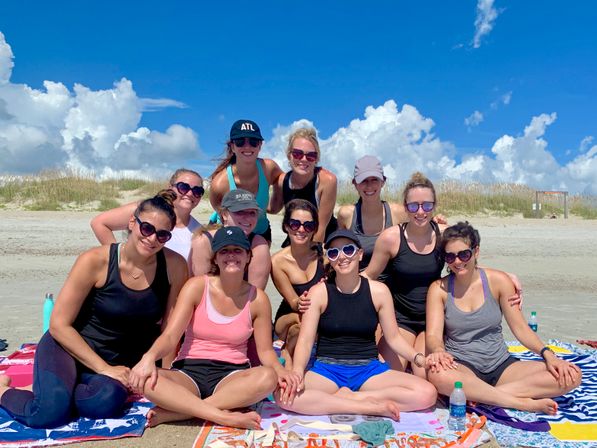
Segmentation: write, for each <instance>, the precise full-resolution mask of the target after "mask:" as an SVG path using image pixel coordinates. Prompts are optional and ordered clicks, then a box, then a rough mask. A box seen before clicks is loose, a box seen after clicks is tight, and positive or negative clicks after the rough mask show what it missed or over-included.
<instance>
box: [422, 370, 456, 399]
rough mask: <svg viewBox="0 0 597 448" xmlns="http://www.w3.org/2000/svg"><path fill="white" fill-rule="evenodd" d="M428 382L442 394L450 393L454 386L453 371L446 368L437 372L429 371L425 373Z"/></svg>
mask: <svg viewBox="0 0 597 448" xmlns="http://www.w3.org/2000/svg"><path fill="white" fill-rule="evenodd" d="M427 379H428V380H429V383H430V384H431V385H432V386H433V387H434V388H435V389H436V392H439V393H440V394H442V395H450V393H452V389H453V388H454V381H456V380H455V379H454V375H453V372H449V371H447V370H443V369H442V370H440V371H439V372H431V371H430V372H429V373H428V375H427Z"/></svg>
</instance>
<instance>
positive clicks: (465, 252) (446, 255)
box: [444, 249, 473, 264]
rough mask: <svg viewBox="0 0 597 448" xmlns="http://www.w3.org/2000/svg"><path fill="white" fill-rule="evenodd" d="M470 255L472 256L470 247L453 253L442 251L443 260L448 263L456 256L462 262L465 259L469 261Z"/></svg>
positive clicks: (453, 260)
mask: <svg viewBox="0 0 597 448" xmlns="http://www.w3.org/2000/svg"><path fill="white" fill-rule="evenodd" d="M472 256H473V250H472V249H465V250H461V251H460V252H458V253H457V254H455V253H453V252H444V260H446V263H448V264H452V263H454V262H455V261H456V258H458V259H459V260H460V261H462V262H463V263H466V262H467V261H469V260H470V259H471V258H472Z"/></svg>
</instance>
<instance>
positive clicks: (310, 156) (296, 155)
mask: <svg viewBox="0 0 597 448" xmlns="http://www.w3.org/2000/svg"><path fill="white" fill-rule="evenodd" d="M290 155H291V156H292V158H293V159H294V160H301V159H302V158H303V157H304V158H305V159H307V162H316V161H317V152H316V151H310V152H305V151H303V150H302V149H293V150H292V151H290Z"/></svg>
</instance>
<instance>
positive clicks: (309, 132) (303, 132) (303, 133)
mask: <svg viewBox="0 0 597 448" xmlns="http://www.w3.org/2000/svg"><path fill="white" fill-rule="evenodd" d="M297 138H304V139H305V140H309V141H310V142H311V143H313V146H314V147H315V151H317V161H318V162H319V157H320V156H321V152H320V150H319V141H318V140H317V131H315V129H313V128H299V129H297V130H296V131H294V132H293V133H292V134H290V136H289V137H288V146H287V147H286V157H290V153H291V152H292V150H293V145H294V141H295V140H296V139H297Z"/></svg>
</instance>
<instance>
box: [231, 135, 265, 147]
mask: <svg viewBox="0 0 597 448" xmlns="http://www.w3.org/2000/svg"><path fill="white" fill-rule="evenodd" d="M247 141H248V142H249V145H251V146H252V147H253V148H257V147H258V146H259V143H260V142H261V140H259V139H258V138H255V137H240V138H233V139H232V143H234V146H236V147H238V148H242V147H243V146H245V145H246V143H247Z"/></svg>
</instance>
